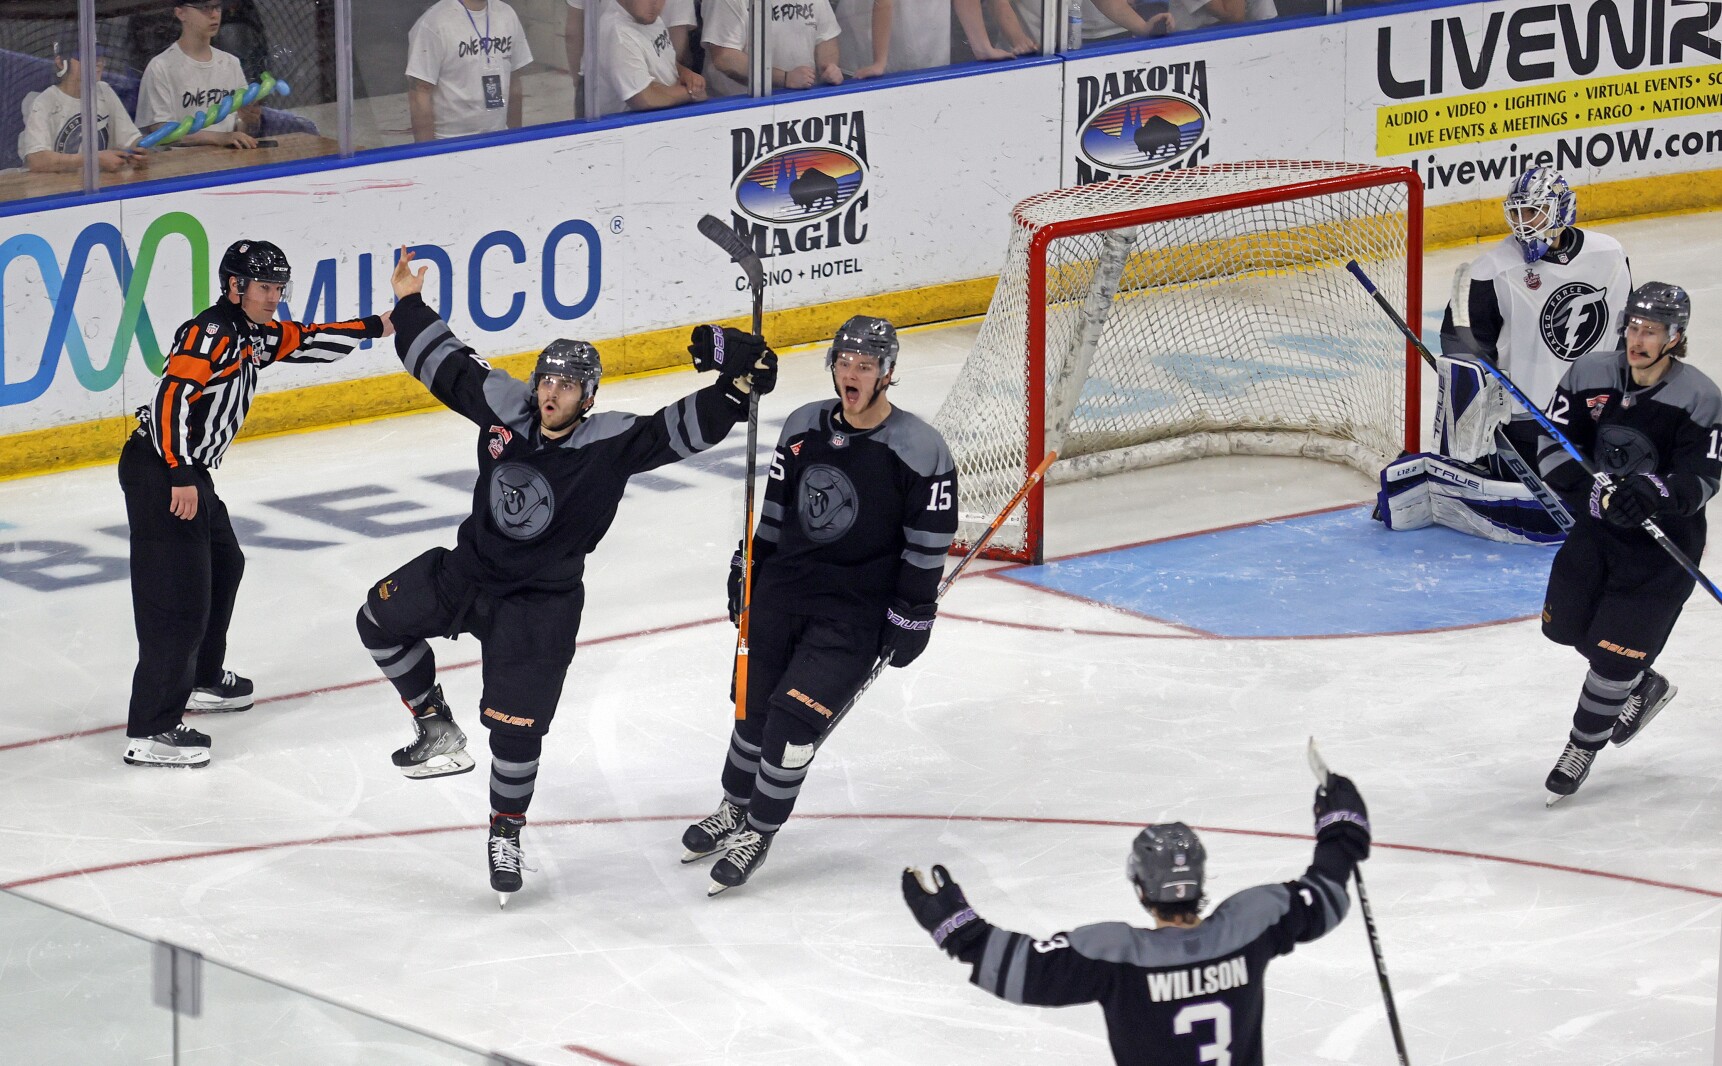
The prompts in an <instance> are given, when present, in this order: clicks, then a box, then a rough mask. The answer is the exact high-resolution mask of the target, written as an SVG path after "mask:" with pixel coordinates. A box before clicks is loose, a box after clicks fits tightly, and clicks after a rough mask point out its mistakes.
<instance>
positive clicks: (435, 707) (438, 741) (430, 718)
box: [393, 685, 473, 778]
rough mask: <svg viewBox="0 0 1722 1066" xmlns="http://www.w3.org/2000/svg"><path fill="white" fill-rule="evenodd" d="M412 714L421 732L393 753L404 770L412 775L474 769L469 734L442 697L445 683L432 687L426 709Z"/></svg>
mask: <svg viewBox="0 0 1722 1066" xmlns="http://www.w3.org/2000/svg"><path fill="white" fill-rule="evenodd" d="M407 709H408V710H409V711H410V710H412V708H410V707H409V708H407ZM412 714H413V729H414V730H415V731H416V732H417V734H418V735H417V736H416V737H415V738H414V739H413V742H412V743H411V744H408V745H407V746H406V747H404V748H401V749H399V750H398V751H396V752H395V754H394V756H393V758H394V760H395V766H397V767H399V768H400V771H401V773H403V774H405V775H406V776H408V777H411V778H424V777H448V776H450V775H452V774H464V773H466V772H467V771H468V770H471V769H472V765H473V763H472V756H470V755H468V754H467V753H466V734H465V733H462V732H461V731H460V726H458V725H455V724H454V712H453V711H451V710H449V709H448V702H447V701H446V700H444V699H443V698H442V686H441V685H438V686H437V687H436V688H435V689H433V690H432V692H431V698H430V699H429V700H428V701H426V703H425V705H424V709H423V710H422V711H413V712H412Z"/></svg>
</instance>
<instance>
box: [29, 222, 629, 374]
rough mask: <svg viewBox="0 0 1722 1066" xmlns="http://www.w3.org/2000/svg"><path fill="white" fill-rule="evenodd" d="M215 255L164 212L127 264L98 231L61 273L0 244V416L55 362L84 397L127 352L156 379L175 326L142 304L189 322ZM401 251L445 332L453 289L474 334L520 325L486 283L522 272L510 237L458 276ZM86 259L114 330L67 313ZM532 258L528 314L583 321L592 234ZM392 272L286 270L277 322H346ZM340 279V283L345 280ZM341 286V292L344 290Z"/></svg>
mask: <svg viewBox="0 0 1722 1066" xmlns="http://www.w3.org/2000/svg"><path fill="white" fill-rule="evenodd" d="M170 239H177V240H181V241H183V242H184V247H185V249H186V251H188V252H189V253H190V254H189V258H190V265H189V270H188V271H187V273H186V274H185V275H180V276H170V277H161V278H157V277H155V267H156V265H157V258H158V254H159V253H160V251H161V248H162V245H163V244H164V243H165V242H167V241H169V240H170ZM535 243H536V241H535ZM225 247H226V245H225V244H222V245H219V246H218V245H214V244H212V243H211V241H210V238H209V234H208V233H207V231H206V230H205V229H204V226H203V223H202V222H200V221H199V220H198V219H197V218H195V217H193V216H191V215H188V214H186V213H184V212H181V211H174V212H169V213H167V214H164V215H162V216H161V217H160V218H158V219H156V220H155V221H154V222H152V223H150V225H149V227H148V228H147V229H145V230H144V232H143V236H141V237H139V238H138V241H137V255H136V257H135V259H134V257H133V255H132V253H131V250H130V249H128V248H127V247H126V243H125V238H124V237H123V236H122V235H121V233H120V231H119V230H118V229H117V228H116V227H115V226H113V225H112V224H110V223H107V222H96V223H92V224H90V225H89V226H86V227H84V229H83V231H82V232H80V233H79V234H78V236H77V238H76V239H75V240H73V242H72V247H71V250H70V251H69V252H68V253H67V255H66V263H65V268H64V270H62V269H61V265H60V261H59V258H58V256H57V255H56V253H55V251H54V248H53V246H52V245H50V244H49V243H48V241H47V240H46V239H45V238H43V237H42V236H40V235H38V234H35V233H18V234H14V235H12V236H10V237H8V238H7V239H6V240H4V241H0V407H13V406H17V405H19V404H26V403H29V402H31V401H32V400H35V399H37V398H38V397H40V396H41V395H42V394H43V393H45V392H47V391H48V388H49V386H51V385H52V384H53V383H54V375H55V374H56V372H57V371H58V370H59V367H60V361H61V360H60V354H61V353H62V352H64V353H65V356H66V361H67V362H69V363H70V364H71V366H72V372H73V373H74V374H75V375H76V376H77V379H78V384H80V385H82V386H83V387H84V389H85V390H86V391H88V392H102V391H105V390H106V389H109V388H111V387H113V385H114V383H115V382H117V381H118V380H119V379H120V377H121V375H122V374H123V373H124V371H125V363H126V356H127V354H128V353H129V352H130V351H131V350H132V348H133V347H134V345H135V346H136V348H137V349H138V352H139V354H140V355H141V356H142V357H143V361H144V365H145V366H147V367H148V368H149V370H150V373H152V374H160V373H161V369H162V364H163V357H162V351H161V345H160V343H159V342H158V340H157V338H158V337H171V336H172V330H173V329H174V327H175V326H177V325H178V324H179V320H178V319H177V318H176V319H175V320H174V321H172V322H162V323H159V326H160V327H165V328H158V323H156V322H154V321H152V320H151V318H150V312H149V308H148V307H147V306H146V305H145V303H144V297H145V295H146V294H147V295H148V296H149V297H150V299H151V301H152V302H153V303H154V304H155V305H156V309H157V311H158V313H159V312H160V311H161V309H162V308H163V307H164V306H170V305H171V306H173V307H176V308H178V309H179V311H180V313H181V314H182V315H183V316H184V317H186V318H189V317H191V316H192V315H194V314H196V313H197V312H199V311H201V310H202V309H203V308H205V307H207V306H209V305H210V304H211V303H213V302H214V300H215V292H216V286H215V271H214V270H213V265H214V262H215V261H216V260H218V259H219V258H220V255H221V252H222V250H223V249H225ZM410 247H411V249H412V251H413V252H414V254H415V255H416V256H417V257H418V260H419V261H420V262H421V263H434V264H435V265H436V271H435V275H434V281H435V291H434V292H427V293H426V294H425V295H426V299H427V300H429V302H430V303H431V306H432V307H434V308H436V309H437V311H438V313H439V314H441V315H442V316H443V317H444V318H445V319H448V320H449V321H450V322H454V321H457V320H458V318H459V313H458V312H459V309H460V305H458V304H456V302H455V285H456V282H457V280H458V281H459V282H460V283H462V284H463V285H464V287H465V290H466V291H465V297H466V301H465V310H466V312H467V316H468V317H469V318H470V319H471V321H472V323H473V324H474V325H476V326H478V328H479V329H481V330H484V331H486V332H490V333H495V332H499V331H502V330H506V329H509V328H510V327H512V326H513V325H514V324H515V323H516V322H518V321H519V320H520V317H521V316H522V315H523V314H524V313H525V311H526V304H527V291H526V290H524V289H518V288H514V289H512V291H511V285H510V282H509V280H508V279H505V278H500V277H498V276H497V274H498V273H499V270H506V269H508V268H507V267H506V266H504V265H503V263H502V260H506V261H507V263H510V264H513V265H514V266H517V267H518V266H524V265H525V264H526V263H527V261H528V252H527V246H526V241H525V240H524V239H522V237H521V236H520V235H519V234H517V233H514V232H513V231H511V230H494V231H492V232H490V233H486V234H484V235H483V236H482V237H480V238H478V239H477V240H476V241H474V242H473V244H472V247H471V248H470V250H466V251H465V255H464V260H465V261H464V264H463V265H464V267H465V269H464V270H462V271H457V270H456V269H455V255H456V254H457V253H456V252H454V251H453V250H450V249H446V248H442V247H440V246H438V245H434V244H421V245H412V246H410ZM289 248H290V249H291V246H289ZM98 250H100V251H103V252H105V253H106V255H105V256H103V257H101V259H99V260H97V262H98V263H99V262H100V261H102V260H105V261H106V262H107V263H109V264H111V265H112V267H113V276H114V278H115V279H116V280H117V281H118V284H119V288H120V290H121V291H122V292H123V293H124V299H123V301H122V302H121V304H120V309H119V316H118V318H117V319H115V318H114V317H113V312H112V310H111V307H110V306H109V301H107V300H106V299H92V298H86V299H85V301H84V304H85V306H83V307H82V308H80V307H79V305H78V294H79V290H80V288H81V287H82V285H83V283H84V281H85V278H86V276H87V275H88V276H99V275H100V273H101V271H100V267H99V266H96V265H94V264H92V262H91V259H92V257H93V256H95V254H96V252H97V251H98ZM533 251H534V252H536V253H537V258H536V262H535V263H534V264H533V266H534V268H535V272H536V275H537V277H538V286H537V288H538V292H537V294H536V296H537V299H536V300H535V301H534V303H535V306H541V307H542V308H543V309H544V311H545V312H547V313H548V314H549V315H550V317H552V318H557V319H563V320H570V319H576V318H579V317H581V316H582V315H585V314H587V313H588V312H590V311H591V310H592V307H593V306H594V305H595V304H596V303H597V301H598V293H599V290H600V286H601V285H602V282H603V253H602V246H601V243H600V241H599V238H598V231H597V229H596V228H595V227H594V226H593V225H592V224H591V223H589V222H586V221H584V220H582V219H569V220H568V221H566V222H563V223H561V224H560V225H557V226H555V227H554V228H552V229H551V230H550V232H549V233H547V234H546V235H545V236H544V239H543V242H542V243H541V244H539V245H538V247H536V248H534V249H533ZM289 255H291V250H289ZM179 258H180V259H183V258H184V257H183V256H181V257H179ZM20 259H27V260H30V261H31V262H33V263H34V264H35V267H36V271H37V273H39V274H40V275H41V278H42V284H41V285H40V287H37V286H35V285H33V284H32V283H31V282H32V281H33V279H31V278H30V277H29V275H28V272H27V271H25V272H19V271H16V270H14V269H13V264H14V263H15V262H16V261H18V260H20ZM392 267H393V260H392V259H388V261H387V262H386V263H384V264H381V265H379V264H377V263H376V261H375V257H373V256H372V254H371V253H369V252H362V253H359V254H358V255H355V256H352V257H351V258H350V260H349V261H348V262H347V263H346V264H345V265H343V263H342V262H341V261H339V260H336V259H322V260H319V261H317V262H316V263H315V264H313V265H311V266H310V267H309V268H308V269H307V268H306V266H305V264H303V263H301V264H299V265H297V266H295V268H294V271H293V275H294V286H293V287H294V292H295V295H296V296H297V297H298V299H300V300H303V304H302V313H300V314H295V313H294V309H293V308H292V307H289V306H288V304H287V303H286V302H283V303H282V304H281V307H280V309H279V310H278V311H277V314H278V316H279V317H281V318H282V319H298V320H299V321H304V322H326V321H336V320H340V319H344V318H349V317H352V316H353V314H354V313H355V310H354V304H355V303H356V304H357V308H356V313H357V314H358V315H360V316H363V315H368V314H371V313H373V311H374V310H376V308H375V307H374V306H373V296H374V294H375V293H376V292H377V291H378V290H379V287H386V279H387V275H388V273H389V271H390V270H391V269H392ZM343 270H345V271H347V272H348V273H347V274H346V276H345V278H343V276H342V271H343ZM516 273H517V274H519V273H526V272H519V271H517V272H516ZM9 275H10V276H11V278H12V280H13V281H14V282H15V283H20V284H15V287H14V290H13V291H8V289H7V279H8V276H9ZM348 285H350V286H351V288H346V286H348ZM576 290H577V291H576ZM299 294H303V295H302V296H301V295H299ZM343 295H345V300H343ZM296 302H297V301H296ZM92 304H93V305H94V306H90V305H92ZM80 310H81V311H82V312H83V314H84V316H85V318H84V320H83V321H80V320H79V318H78V312H79V311H80ZM42 322H46V323H47V327H46V330H45V331H44V332H42V336H43V343H42V349H41V353H40V355H39V356H37V357H35V358H34V361H33V362H32V357H31V355H30V354H27V353H24V352H15V351H14V345H15V344H17V343H18V339H19V335H20V334H21V333H23V332H24V330H26V329H29V330H30V332H31V333H32V334H34V333H36V332H37V331H40V330H41V326H40V325H39V323H42ZM18 323H24V324H25V325H23V326H20V325H18ZM32 326H33V327H34V328H31V327H32ZM86 338H89V339H98V338H100V339H109V338H111V341H110V346H109V348H108V354H107V360H106V362H105V363H103V364H102V365H101V366H99V367H98V366H96V365H95V361H94V360H93V359H92V358H91V357H90V352H89V349H88V348H87V347H86V346H85V340H86ZM367 343H368V342H367ZM32 365H33V366H34V370H33V372H30V376H28V377H14V376H13V372H14V371H16V370H18V369H19V368H25V367H30V366H32Z"/></svg>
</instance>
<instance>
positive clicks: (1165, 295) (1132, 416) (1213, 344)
mask: <svg viewBox="0 0 1722 1066" xmlns="http://www.w3.org/2000/svg"><path fill="white" fill-rule="evenodd" d="M1420 200H1421V197H1420V189H1419V188H1418V187H1417V185H1416V179H1415V177H1414V176H1411V172H1410V171H1406V170H1402V169H1400V170H1389V169H1383V168H1378V167H1370V166H1362V165H1354V164H1347V163H1304V162H1257V163H1229V164H1220V165H1215V166H1205V167H1194V168H1191V169H1188V170H1177V171H1166V172H1162V173H1157V174H1152V175H1146V176H1138V177H1129V178H1120V179H1117V180H1113V181H1107V182H1101V183H1098V184H1094V185H1087V186H1082V187H1079V188H1071V189H1060V190H1057V191H1054V192H1049V193H1044V194H1041V195H1038V196H1033V197H1030V198H1029V199H1027V200H1024V201H1023V202H1022V203H1020V204H1018V205H1017V207H1016V210H1015V211H1014V212H1013V222H1014V226H1013V230H1012V235H1011V243H1010V248H1009V251H1008V252H1007V253H1006V259H1005V263H1004V266H1003V269H1002V270H1001V271H1000V274H999V281H998V288H997V289H996V290H995V291H994V293H993V299H992V304H991V306H990V308H989V309H988V311H987V316H986V320H985V322H984V323H983V324H982V326H981V330H980V335H979V337H978V338H977V339H976V342H975V347H974V350H973V351H972V352H971V353H970V355H969V358H968V361H967V362H966V363H965V364H964V366H963V369H962V371H961V373H960V375H959V376H958V379H957V381H956V383H955V384H954V385H953V386H952V389H951V392H950V394H949V395H948V396H947V397H946V399H945V402H944V404H943V405H942V406H941V407H940V408H939V412H938V414H937V415H936V416H935V419H934V422H935V424H936V425H937V426H938V428H939V429H940V431H941V432H943V433H944V435H945V439H946V440H947V441H948V442H949V443H950V446H951V449H952V451H953V452H954V453H955V456H956V459H957V469H958V475H959V484H960V488H961V496H962V498H961V504H960V506H961V510H962V514H963V522H962V527H961V529H960V530H959V533H958V540H959V543H970V542H972V540H973V539H974V538H977V537H979V535H980V534H981V532H982V531H983V530H984V529H985V528H986V526H987V524H988V523H989V521H990V520H991V518H992V517H993V515H995V514H996V513H997V512H998V510H999V509H1000V508H1001V507H1002V506H1003V505H1004V503H1005V501H1007V500H1008V499H1009V498H1010V497H1011V495H1012V494H1013V493H1015V492H1016V490H1017V489H1018V488H1019V487H1020V486H1021V485H1022V483H1023V481H1024V480H1025V479H1026V477H1027V475H1028V472H1029V471H1030V470H1031V469H1032V468H1033V467H1034V466H1035V465H1036V464H1037V463H1038V462H1039V460H1040V458H1041V456H1042V455H1044V454H1045V453H1046V452H1047V451H1048V450H1052V449H1056V450H1057V451H1058V453H1059V461H1058V462H1057V463H1056V464H1055V465H1054V466H1053V468H1052V473H1051V475H1050V476H1049V481H1052V482H1056V481H1061V480H1071V479H1073V478H1082V477H1092V476H1096V475H1099V474H1106V473H1113V472H1116V471H1120V470H1128V469H1135V468H1139V467H1145V466H1153V465H1158V464H1161V463H1168V462H1175V461H1178V460H1182V459H1191V458H1197V457H1200V456H1206V455H1220V454H1230V453H1251V454H1272V455H1304V456H1310V457H1315V458H1322V459H1328V460H1332V461H1336V462H1342V463H1346V464H1348V465H1351V466H1354V467H1356V468H1357V469H1359V470H1361V471H1363V472H1365V473H1368V474H1370V475H1371V476H1373V475H1374V474H1375V473H1376V471H1378V470H1379V469H1380V467H1381V466H1382V465H1384V464H1385V463H1387V462H1388V461H1390V460H1392V459H1393V458H1394V457H1396V456H1397V455H1398V454H1399V453H1400V450H1401V448H1402V447H1403V446H1404V444H1405V442H1406V439H1407V434H1406V427H1407V425H1408V422H1409V420H1411V419H1413V418H1414V410H1408V402H1407V397H1408V395H1409V396H1413V397H1414V396H1415V391H1414V390H1415V388H1416V381H1415V377H1416V368H1415V364H1414V362H1413V364H1412V366H1411V367H1410V368H1408V367H1407V357H1406V345H1405V341H1404V338H1403V337H1402V336H1401V335H1400V333H1399V331H1398V329H1397V328H1396V327H1395V326H1394V325H1393V323H1392V322H1391V321H1390V320H1389V319H1388V318H1387V316H1386V315H1384V314H1383V313H1382V312H1381V309H1380V308H1379V307H1377V306H1375V304H1374V302H1373V301H1372V300H1371V299H1370V297H1369V295H1368V293H1366V292H1365V291H1364V289H1363V288H1362V286H1361V285H1360V284H1359V283H1358V282H1357V280H1356V279H1355V278H1354V277H1353V276H1352V275H1351V274H1350V273H1349V272H1348V271H1347V269H1346V264H1347V263H1348V262H1349V261H1351V260H1356V261H1357V262H1358V264H1359V265H1360V266H1361V267H1362V269H1363V270H1364V271H1365V272H1366V273H1367V274H1368V275H1369V276H1370V278H1371V279H1372V280H1373V281H1374V282H1375V284H1376V285H1377V286H1378V287H1379V288H1380V290H1381V292H1382V294H1383V295H1384V296H1385V297H1386V298H1387V300H1388V302H1389V303H1390V304H1391V305H1393V306H1394V307H1395V308H1396V309H1397V310H1399V311H1400V313H1401V314H1403V315H1405V316H1406V317H1407V319H1408V320H1409V321H1411V322H1413V323H1415V322H1416V321H1417V318H1418V312H1417V306H1416V303H1415V292H1414V290H1415V288H1416V285H1415V281H1416V274H1417V271H1418V268H1417V265H1416V264H1417V261H1418V259H1419V257H1420V256H1421V252H1422V250H1421V239H1420V234H1421V226H1420V224H1419V223H1420V220H1419V218H1418V215H1419V214H1420V212H1421V202H1420ZM1414 201H1415V202H1414ZM1408 294H1409V295H1410V297H1411V302H1409V303H1408ZM1411 402H1412V404H1414V403H1415V401H1414V400H1412V401H1411ZM1037 415H1038V417H1037ZM1033 502H1035V504H1036V505H1035V506H1032V507H1029V508H1024V509H1023V510H1021V511H1019V512H1018V514H1016V515H1015V516H1013V519H1012V521H1010V522H1009V523H1007V524H1006V525H1005V527H1004V528H1002V529H1001V530H1000V531H999V534H998V535H997V537H996V538H995V540H994V542H993V545H992V547H991V548H990V549H989V554H994V553H996V554H1000V555H1005V556H1009V557H1014V558H1028V557H1030V556H1032V555H1034V554H1036V553H1037V552H1038V546H1039V540H1040V525H1041V517H1040V511H1039V507H1038V501H1033Z"/></svg>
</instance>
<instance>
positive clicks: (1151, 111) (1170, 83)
mask: <svg viewBox="0 0 1722 1066" xmlns="http://www.w3.org/2000/svg"><path fill="white" fill-rule="evenodd" d="M1076 96H1077V103H1076V108H1077V115H1076V118H1077V123H1078V129H1077V135H1076V148H1077V159H1076V181H1077V184H1079V185H1087V184H1089V183H1091V182H1096V181H1105V180H1106V179H1108V178H1110V177H1113V176H1114V175H1116V174H1132V173H1140V172H1143V171H1150V170H1175V169H1180V168H1183V167H1188V166H1194V165H1196V164H1197V163H1199V162H1201V161H1202V160H1203V159H1205V158H1206V157H1207V156H1208V153H1209V152H1210V150H1211V148H1210V146H1209V143H1208V127H1209V124H1210V122H1211V119H1210V117H1209V114H1208V66H1207V63H1206V61H1204V60H1196V61H1195V62H1193V63H1169V64H1167V65H1165V66H1155V67H1138V68H1133V69H1130V70H1123V71H1116V72H1114V73H1111V74H1106V75H1104V76H1093V75H1088V76H1084V77H1079V78H1077V79H1076Z"/></svg>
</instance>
